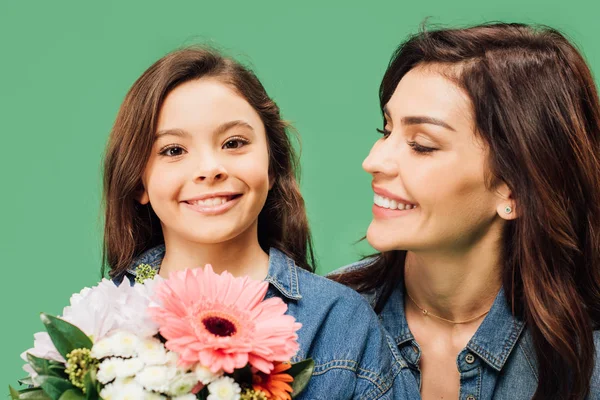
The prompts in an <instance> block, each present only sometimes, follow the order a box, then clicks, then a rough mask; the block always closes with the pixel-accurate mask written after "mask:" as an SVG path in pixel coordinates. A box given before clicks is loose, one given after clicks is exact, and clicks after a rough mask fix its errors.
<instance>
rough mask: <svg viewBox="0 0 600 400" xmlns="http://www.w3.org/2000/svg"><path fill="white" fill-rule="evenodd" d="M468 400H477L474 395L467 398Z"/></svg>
mask: <svg viewBox="0 0 600 400" xmlns="http://www.w3.org/2000/svg"><path fill="white" fill-rule="evenodd" d="M467 400H476V399H475V396H473V395H472V394H470V395H468V396H467Z"/></svg>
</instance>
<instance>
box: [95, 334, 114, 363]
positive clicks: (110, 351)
mask: <svg viewBox="0 0 600 400" xmlns="http://www.w3.org/2000/svg"><path fill="white" fill-rule="evenodd" d="M90 355H91V356H92V357H94V358H96V359H98V360H100V359H102V358H105V357H110V356H114V355H115V349H114V346H113V343H112V340H111V338H110V337H107V338H104V339H100V340H99V341H97V342H96V343H94V345H93V346H92V352H91V353H90Z"/></svg>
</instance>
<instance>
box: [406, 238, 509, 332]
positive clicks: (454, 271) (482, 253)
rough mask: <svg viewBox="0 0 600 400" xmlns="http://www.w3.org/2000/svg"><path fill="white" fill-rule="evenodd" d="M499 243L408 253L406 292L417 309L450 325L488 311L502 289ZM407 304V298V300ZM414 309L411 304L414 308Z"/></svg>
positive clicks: (491, 241)
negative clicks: (443, 319) (448, 321)
mask: <svg viewBox="0 0 600 400" xmlns="http://www.w3.org/2000/svg"><path fill="white" fill-rule="evenodd" d="M500 252H501V246H500V242H499V240H490V239H489V238H488V239H487V240H485V239H484V240H482V241H480V242H479V243H477V244H476V245H474V246H472V247H470V248H469V249H461V250H452V251H448V252H410V251H409V252H408V253H407V255H406V262H405V269H404V283H405V286H406V291H407V293H408V294H410V297H412V299H413V300H412V301H413V302H415V303H417V305H418V307H419V308H421V309H425V310H427V311H428V312H430V313H432V314H434V315H437V316H439V317H442V318H445V319H447V320H451V321H466V320H468V319H470V318H473V317H476V316H478V315H481V314H482V313H484V312H485V311H487V310H489V309H490V308H491V306H492V304H493V302H494V299H495V298H496V295H497V294H498V292H499V290H500V287H501V286H502V276H501V265H500ZM406 301H407V302H410V301H411V300H410V298H408V297H407V299H406ZM413 305H414V304H413Z"/></svg>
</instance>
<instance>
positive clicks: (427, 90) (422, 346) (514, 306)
mask: <svg viewBox="0 0 600 400" xmlns="http://www.w3.org/2000/svg"><path fill="white" fill-rule="evenodd" d="M379 93H380V102H381V109H382V112H383V116H384V126H383V130H381V133H382V134H383V137H382V138H381V139H380V140H378V141H377V142H376V143H375V145H374V146H373V148H372V150H371V152H370V154H369V156H368V157H367V159H366V160H365V161H364V163H363V167H364V169H365V170H366V171H367V172H368V173H370V174H371V175H372V177H373V184H372V186H373V191H374V203H375V204H374V205H373V221H372V222H371V225H370V226H369V229H368V232H367V239H368V241H369V243H370V244H371V245H372V246H373V247H374V248H375V249H377V250H379V251H380V252H381V253H380V254H379V255H377V256H376V257H374V258H370V259H367V260H364V261H362V262H360V263H358V264H356V265H353V266H351V267H350V268H348V269H347V270H345V274H342V275H341V276H339V275H338V280H340V281H342V282H344V283H346V284H349V285H351V286H353V287H355V288H357V289H358V290H359V291H361V292H363V293H364V294H365V295H366V296H367V297H368V298H369V299H370V300H371V301H372V304H373V306H374V307H375V310H376V311H377V312H378V314H379V315H380V319H381V320H382V321H383V324H384V326H385V327H386V329H387V330H388V332H389V333H390V334H391V335H392V337H393V338H394V339H395V341H396V345H397V346H398V348H399V349H400V352H401V353H402V354H403V356H404V357H405V359H406V361H407V362H408V363H409V364H410V366H411V371H413V373H414V375H415V377H416V378H417V380H418V382H419V384H420V389H421V393H422V396H423V398H424V399H439V398H454V399H456V398H460V399H467V400H474V399H477V400H479V399H492V398H493V399H529V398H532V397H533V398H534V399H584V398H589V399H598V398H600V366H599V362H598V360H597V357H598V345H599V341H600V335H599V334H598V331H597V330H598V328H599V323H600V104H599V101H598V94H597V91H596V85H595V84H594V81H593V79H592V76H591V73H590V70H589V68H588V67H587V65H586V63H585V61H584V59H583V58H582V56H581V55H580V54H579V53H578V52H577V50H576V49H575V48H574V47H573V46H572V45H571V44H570V43H569V42H568V41H567V40H566V39H565V38H564V37H563V36H562V35H561V34H560V33H558V32H556V31H555V30H552V29H549V28H542V29H535V28H532V27H529V26H525V25H519V24H497V25H484V26H477V27H473V28H469V29H456V30H453V29H450V30H438V31H431V32H424V33H421V34H418V35H415V36H413V37H411V38H410V39H409V40H408V41H406V42H405V43H403V44H402V45H400V47H399V48H398V49H397V51H396V52H395V54H394V56H393V57H392V60H391V62H390V64H389V67H388V69H387V71H386V73H385V76H384V78H383V81H382V83H381V87H380V92H379Z"/></svg>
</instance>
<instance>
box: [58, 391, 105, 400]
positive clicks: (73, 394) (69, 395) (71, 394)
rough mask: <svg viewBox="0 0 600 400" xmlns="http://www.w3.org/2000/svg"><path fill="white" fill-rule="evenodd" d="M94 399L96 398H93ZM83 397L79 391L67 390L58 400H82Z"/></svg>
mask: <svg viewBox="0 0 600 400" xmlns="http://www.w3.org/2000/svg"><path fill="white" fill-rule="evenodd" d="M95 398H96V399H97V398H98V397H95ZM84 399H85V396H84V394H83V392H82V391H81V390H79V389H69V390H67V391H66V392H64V393H63V394H62V396H60V398H59V400H84Z"/></svg>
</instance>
